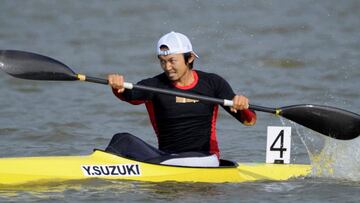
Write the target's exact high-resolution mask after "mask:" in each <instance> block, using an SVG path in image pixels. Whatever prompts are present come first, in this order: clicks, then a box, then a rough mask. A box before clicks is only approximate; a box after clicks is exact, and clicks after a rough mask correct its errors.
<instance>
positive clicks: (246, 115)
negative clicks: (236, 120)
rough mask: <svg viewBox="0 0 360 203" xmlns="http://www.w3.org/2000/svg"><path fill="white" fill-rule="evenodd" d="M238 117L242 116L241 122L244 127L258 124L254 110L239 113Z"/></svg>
mask: <svg viewBox="0 0 360 203" xmlns="http://www.w3.org/2000/svg"><path fill="white" fill-rule="evenodd" d="M238 115H239V116H240V121H241V122H242V123H243V124H244V125H254V124H255V122H256V113H255V111H253V110H250V109H245V110H242V111H240V112H238Z"/></svg>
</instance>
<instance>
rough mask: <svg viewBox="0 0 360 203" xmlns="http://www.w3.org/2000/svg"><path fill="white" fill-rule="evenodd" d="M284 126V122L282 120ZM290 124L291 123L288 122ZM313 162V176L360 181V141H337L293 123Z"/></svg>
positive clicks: (357, 139)
mask: <svg viewBox="0 0 360 203" xmlns="http://www.w3.org/2000/svg"><path fill="white" fill-rule="evenodd" d="M282 122H283V124H284V121H283V120H282ZM287 122H290V121H287ZM291 125H292V126H293V127H294V128H293V129H295V131H296V134H297V135H298V136H299V137H300V139H301V141H302V143H303V144H304V146H305V148H306V151H307V152H308V155H309V159H310V161H311V165H312V167H313V169H312V176H314V177H321V178H332V179H339V180H349V181H360V173H359V172H360V139H359V138H356V139H353V140H347V141H343V140H336V139H333V138H330V137H326V136H323V135H321V134H319V133H316V132H314V131H312V130H309V129H306V128H304V127H301V126H299V125H297V124H295V123H294V122H291Z"/></svg>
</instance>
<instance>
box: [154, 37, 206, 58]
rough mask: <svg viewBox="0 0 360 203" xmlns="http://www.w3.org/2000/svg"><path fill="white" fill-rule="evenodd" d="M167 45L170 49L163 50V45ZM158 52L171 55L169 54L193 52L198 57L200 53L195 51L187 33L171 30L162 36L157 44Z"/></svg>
mask: <svg viewBox="0 0 360 203" xmlns="http://www.w3.org/2000/svg"><path fill="white" fill-rule="evenodd" d="M163 45H165V46H167V47H168V48H169V50H165V51H162V50H161V49H160V47H161V46H163ZM156 52H157V54H158V55H165V56H166V55H169V54H183V53H188V52H193V53H194V55H195V56H196V57H197V58H199V57H198V55H197V54H196V53H195V52H194V51H193V49H192V45H191V42H190V40H189V38H187V37H186V36H185V35H183V34H181V33H178V32H174V31H171V32H169V33H167V34H165V35H164V36H162V37H161V38H160V39H159V41H158V43H157V46H156Z"/></svg>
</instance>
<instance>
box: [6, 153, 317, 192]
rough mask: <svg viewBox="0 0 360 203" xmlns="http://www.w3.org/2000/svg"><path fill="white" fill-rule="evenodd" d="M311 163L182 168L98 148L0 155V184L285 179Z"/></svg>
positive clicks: (307, 168) (304, 171)
mask: <svg viewBox="0 0 360 203" xmlns="http://www.w3.org/2000/svg"><path fill="white" fill-rule="evenodd" d="M311 169H312V168H311V165H306V164H267V163H235V162H232V161H227V160H221V161H220V166H219V167H183V166H169V165H160V164H153V163H145V162H140V161H136V160H132V159H127V158H124V157H121V156H118V155H114V154H111V153H108V152H105V151H103V150H99V149H95V150H94V151H93V152H92V153H91V154H89V155H81V156H48V157H14V158H0V185H20V184H33V183H36V184H46V183H50V182H61V181H69V180H84V179H91V178H99V179H107V180H134V181H150V182H163V181H178V182H205V183H226V182H228V183H240V182H246V181H283V180H288V179H290V178H296V177H303V176H307V175H309V174H310V173H311Z"/></svg>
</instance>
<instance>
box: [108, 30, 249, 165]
mask: <svg viewBox="0 0 360 203" xmlns="http://www.w3.org/2000/svg"><path fill="white" fill-rule="evenodd" d="M156 51H157V55H158V59H159V61H160V65H161V68H162V69H163V71H164V72H163V73H161V74H159V75H157V76H154V77H152V78H148V79H144V80H142V81H140V82H139V83H138V84H141V85H146V86H152V87H158V88H163V89H171V90H176V91H180V92H188V93H196V94H201V95H205V96H210V97H216V98H221V99H229V100H232V101H233V102H234V105H233V106H232V107H225V106H223V108H224V109H225V110H226V111H227V112H229V113H230V114H231V115H232V116H234V117H235V118H236V119H238V120H239V121H241V122H242V123H243V124H244V125H248V126H250V125H254V124H255V122H256V114H255V112H254V111H252V110H250V109H248V107H249V100H248V98H246V97H245V96H243V95H235V93H234V92H233V90H232V88H231V87H230V85H229V84H228V83H227V82H226V81H225V80H224V79H223V78H221V77H220V76H218V75H216V74H213V73H206V72H203V71H199V70H193V65H194V61H195V59H196V58H198V56H197V55H196V53H195V52H194V51H193V49H192V44H191V42H190V40H189V39H188V38H187V37H186V36H185V35H183V34H181V33H177V32H170V33H168V34H166V35H164V36H162V37H161V38H160V40H159V41H158V43H157V47H156ZM108 80H109V85H110V86H111V88H112V90H113V93H114V94H115V95H116V96H117V97H118V98H120V99H121V100H124V101H126V102H129V103H131V104H134V105H138V104H143V103H145V105H146V108H147V111H148V113H149V117H150V121H151V123H152V126H153V128H154V130H155V133H156V135H157V138H158V143H159V149H156V148H155V147H152V146H150V145H148V144H147V143H145V142H144V141H142V140H140V139H139V138H137V137H135V136H133V135H131V134H128V133H120V134H117V135H115V136H114V137H113V139H112V141H111V142H110V145H109V146H108V148H107V149H106V150H107V151H110V152H113V153H116V154H120V155H122V156H126V157H128V158H133V159H136V160H141V161H149V162H154V163H161V164H168V165H184V166H219V157H220V152H219V148H218V143H217V138H216V129H215V126H216V119H217V112H218V105H216V104H211V103H207V102H199V101H198V100H194V99H188V98H182V97H174V96H169V95H163V94H156V93H150V92H144V91H141V90H125V88H124V76H122V75H119V74H110V75H108Z"/></svg>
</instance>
